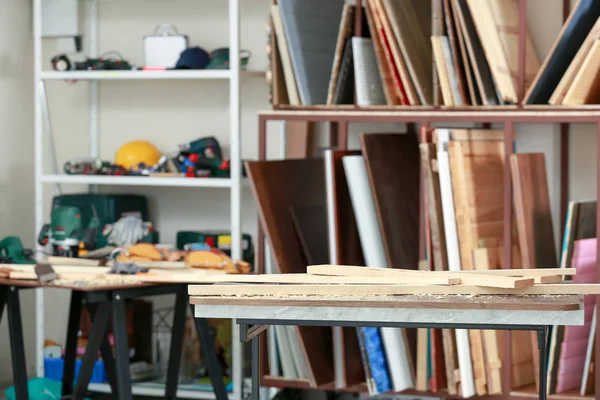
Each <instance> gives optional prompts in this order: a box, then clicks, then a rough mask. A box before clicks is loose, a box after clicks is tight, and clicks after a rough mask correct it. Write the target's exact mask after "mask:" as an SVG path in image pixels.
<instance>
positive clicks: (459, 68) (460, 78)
mask: <svg viewBox="0 0 600 400" xmlns="http://www.w3.org/2000/svg"><path fill="white" fill-rule="evenodd" d="M444 19H445V22H446V35H447V36H448V41H449V43H450V50H451V52H452V62H453V64H454V71H455V73H456V80H457V86H458V91H459V93H460V97H461V104H463V105H469V104H471V100H470V97H469V92H468V87H467V80H466V76H465V69H464V66H463V58H462V53H461V48H460V46H459V37H458V35H457V28H459V27H458V26H457V25H455V19H454V14H453V12H452V7H451V6H450V0H444Z"/></svg>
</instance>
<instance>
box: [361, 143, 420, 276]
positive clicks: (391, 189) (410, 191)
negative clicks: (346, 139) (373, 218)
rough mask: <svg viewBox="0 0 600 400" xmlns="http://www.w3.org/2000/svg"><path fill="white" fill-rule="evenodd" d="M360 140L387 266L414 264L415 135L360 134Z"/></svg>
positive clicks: (416, 208)
mask: <svg viewBox="0 0 600 400" xmlns="http://www.w3.org/2000/svg"><path fill="white" fill-rule="evenodd" d="M361 143H362V149H363V154H364V157H365V164H366V167H367V172H368V174H369V182H370V186H371V189H372V191H373V198H374V201H375V206H376V210H377V218H378V220H379V226H380V227H381V231H382V232H381V234H382V235H381V236H382V238H383V245H384V249H385V253H386V258H387V262H388V265H390V266H401V267H402V268H407V269H416V268H417V266H418V262H419V259H418V256H419V254H418V249H419V243H418V237H419V219H418V218H419V190H420V155H419V143H418V141H417V137H416V135H414V134H413V133H410V132H409V133H406V134H363V135H361Z"/></svg>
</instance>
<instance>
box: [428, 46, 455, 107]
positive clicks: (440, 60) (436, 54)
mask: <svg viewBox="0 0 600 400" xmlns="http://www.w3.org/2000/svg"><path fill="white" fill-rule="evenodd" d="M447 40H448V38H447V37H446V36H432V37H431V47H432V49H433V58H434V61H435V66H436V70H437V75H438V79H439V81H440V88H441V89H442V99H443V100H444V105H445V106H454V105H455V104H454V96H453V94H452V83H451V79H452V77H451V76H450V70H449V68H448V64H447V59H446V57H445V56H444V42H445V43H446V44H447Z"/></svg>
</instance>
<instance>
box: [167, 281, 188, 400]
mask: <svg viewBox="0 0 600 400" xmlns="http://www.w3.org/2000/svg"><path fill="white" fill-rule="evenodd" d="M187 304H188V296H187V289H186V287H185V286H182V287H181V289H180V290H178V291H177V295H176V298H175V308H174V311H173V326H172V329H171V349H170V350H169V365H168V368H167V384H166V387H165V398H166V399H168V400H175V398H176V396H177V383H178V381H179V367H180V365H181V351H182V345H183V338H184V334H185V318H186V313H187Z"/></svg>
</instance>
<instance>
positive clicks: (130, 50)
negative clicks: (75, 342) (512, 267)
mask: <svg viewBox="0 0 600 400" xmlns="http://www.w3.org/2000/svg"><path fill="white" fill-rule="evenodd" d="M98 3H99V7H98V9H99V17H100V20H99V39H100V50H101V52H105V51H109V50H118V51H120V52H121V53H122V54H123V55H124V56H126V57H127V58H128V59H129V60H130V61H132V62H134V63H140V62H141V60H142V37H143V36H144V35H146V34H150V33H151V32H152V30H153V28H154V26H155V25H157V24H159V23H166V22H168V23H173V24H175V25H176V26H177V27H178V28H179V30H180V31H181V32H184V33H186V34H188V35H189V37H190V43H191V44H192V45H200V46H202V47H204V48H205V49H207V50H211V49H214V48H217V47H221V46H226V44H227V41H228V38H227V23H226V18H227V5H226V4H227V2H225V1H223V0H203V1H200V2H199V1H196V0H173V1H168V2H165V1H163V0H103V1H101V2H98ZM240 3H241V14H242V28H241V29H242V31H241V33H242V35H241V36H242V48H246V49H249V50H251V51H252V53H253V56H252V59H251V64H250V68H251V69H254V70H264V69H265V67H266V59H265V55H264V54H265V35H264V21H265V19H266V16H267V13H268V3H269V2H267V1H264V0H244V1H240ZM561 3H562V2H561V1H559V0H552V1H548V0H530V1H529V3H528V10H529V15H530V18H529V21H528V22H529V29H530V32H531V33H532V36H533V41H534V45H535V47H536V49H537V50H538V53H539V54H540V55H545V54H546V53H547V51H548V50H549V49H550V47H551V45H552V42H553V41H554V38H555V37H556V35H557V33H558V31H559V29H560V21H561V16H560V10H561ZM82 4H86V3H82ZM534 16H535V18H534ZM30 20H31V2H28V1H25V2H23V1H19V0H4V1H2V2H0V33H1V34H0V129H1V131H0V132H1V133H2V138H3V142H2V146H1V147H0V190H2V196H3V197H2V199H3V201H4V204H5V205H6V207H3V208H0V223H1V224H2V225H1V226H2V227H3V234H7V233H10V234H17V235H20V236H21V237H22V238H23V239H24V241H25V243H26V245H28V246H32V245H33V242H34V232H33V230H34V221H33V169H32V167H31V162H32V155H33V149H32V146H33V84H32V77H33V71H32V52H33V50H32V41H31V23H30ZM44 50H45V54H44V58H45V60H49V59H50V57H51V56H53V55H54V54H56V49H55V48H54V46H53V43H52V42H51V41H46V43H45V46H44ZM45 66H46V68H49V63H46V65H45ZM241 86H242V104H243V107H242V110H243V111H242V114H243V115H242V147H243V153H242V154H243V157H245V158H255V157H256V155H257V150H256V149H257V146H256V142H257V118H256V114H255V112H256V110H260V109H266V108H267V107H268V104H267V100H266V99H267V93H268V88H267V85H266V84H265V82H264V79H263V78H261V77H257V76H248V75H244V76H243V78H242V84H241ZM86 93H87V85H86V84H85V83H84V82H79V83H76V84H68V83H64V82H50V83H49V84H48V95H49V100H50V110H51V116H52V123H53V129H54V133H55V137H56V141H57V148H58V149H59V152H58V153H59V160H60V163H61V165H62V162H64V161H65V160H67V159H69V158H71V157H78V156H84V155H85V154H86V151H87V103H86V99H87V94H86ZM100 96H101V100H100V102H101V114H100V132H101V141H100V154H101V156H102V157H105V158H107V159H111V158H112V157H113V154H114V152H115V150H116V149H117V148H118V147H119V146H120V145H121V144H122V143H124V142H125V141H128V140H132V139H136V138H145V139H148V140H151V141H152V142H154V143H155V144H156V145H157V146H158V147H159V148H160V149H161V150H162V151H165V152H167V151H171V150H172V149H173V148H174V147H175V145H176V144H177V143H179V142H182V141H185V140H189V139H193V138H195V137H200V136H205V135H216V136H217V137H218V138H219V140H221V142H222V144H223V145H224V146H225V147H227V146H228V143H229V138H228V135H227V132H228V122H229V121H228V118H227V108H228V84H227V83H226V82H224V81H223V82H212V81H206V82H204V81H199V82H184V81H174V82H168V81H156V82H143V81H140V82H123V81H119V82H103V83H100ZM278 126H279V125H278V124H277V123H271V124H270V125H269V127H270V130H269V131H270V132H273V131H277V128H278ZM382 129H384V127H382V126H377V127H374V126H372V125H356V126H353V127H352V129H351V131H352V132H353V134H352V137H351V144H352V145H353V146H356V144H357V140H356V138H357V136H356V134H357V133H358V132H365V131H381V130H382ZM385 129H386V130H394V129H401V127H397V126H394V125H392V126H389V127H385ZM557 132H558V127H557V126H553V125H527V126H525V125H519V126H518V127H517V135H518V139H517V148H518V151H544V152H545V153H546V155H547V160H546V163H547V167H548V171H549V183H550V190H551V200H552V206H553V212H554V221H555V232H556V235H557V236H558V226H559V221H558V189H559V182H558V177H559V175H558V174H559V169H558V161H559V160H558V152H557V143H558V134H557ZM572 132H573V134H572V145H571V151H570V168H571V170H570V178H571V180H570V182H571V187H570V198H571V199H581V198H594V197H595V185H594V182H595V163H596V155H595V148H596V147H595V143H596V139H595V135H594V134H593V133H594V132H595V129H594V127H593V126H590V125H582V126H574V127H573V128H572ZM274 136H275V138H274V139H273V140H272V141H271V143H270V149H271V152H270V154H271V156H275V155H276V154H277V150H278V149H279V146H278V141H277V138H276V135H274ZM44 154H45V156H46V162H47V161H48V157H47V155H48V153H47V152H45V153H44ZM46 170H47V172H50V166H49V164H48V163H47V169H46ZM45 189H46V195H47V196H46V198H47V200H49V198H50V196H51V195H52V187H51V186H50V185H47V186H45ZM64 189H65V190H74V189H77V188H64ZM116 190H118V191H132V190H133V189H131V188H117V189H116ZM116 190H115V191H116ZM136 191H137V189H136ZM140 192H141V193H146V194H148V195H150V196H151V207H152V211H153V214H154V215H155V219H156V223H157V226H158V227H159V229H160V231H161V233H162V235H163V236H162V237H163V238H164V239H165V241H173V240H174V235H175V232H176V231H177V230H179V229H186V228H207V229H212V228H225V227H226V226H227V224H228V213H229V197H228V192H227V191H225V190H221V189H196V190H193V189H166V188H158V189H156V188H154V189H152V188H147V189H143V190H140ZM243 201H244V203H243V204H244V209H243V228H244V230H245V231H247V232H250V233H254V231H255V226H256V224H255V221H256V217H255V216H256V207H255V205H254V202H253V199H252V194H251V191H250V190H249V188H248V187H247V186H246V187H245V188H244V189H243ZM46 204H49V203H46ZM48 211H49V210H48ZM46 296H47V297H46V298H47V299H48V298H51V299H52V302H47V307H46V320H47V322H48V323H47V328H46V333H47V337H49V338H55V339H57V340H63V338H64V329H65V323H66V312H65V311H66V309H67V305H68V298H67V296H66V292H57V293H47V295H46ZM22 297H23V300H22V302H23V310H24V315H33V312H34V309H35V308H34V304H33V300H32V293H27V294H24V295H23V296H22ZM24 324H25V326H24V330H25V335H26V345H27V354H28V359H29V360H31V361H30V362H29V367H30V370H31V371H33V363H32V360H33V357H32V356H33V347H32V346H33V338H34V331H33V318H24ZM0 346H1V347H0V373H2V372H6V374H3V375H1V376H3V377H7V378H6V379H10V378H9V377H10V371H9V369H8V366H9V365H10V354H9V347H8V343H7V334H6V322H2V324H1V325H0Z"/></svg>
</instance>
